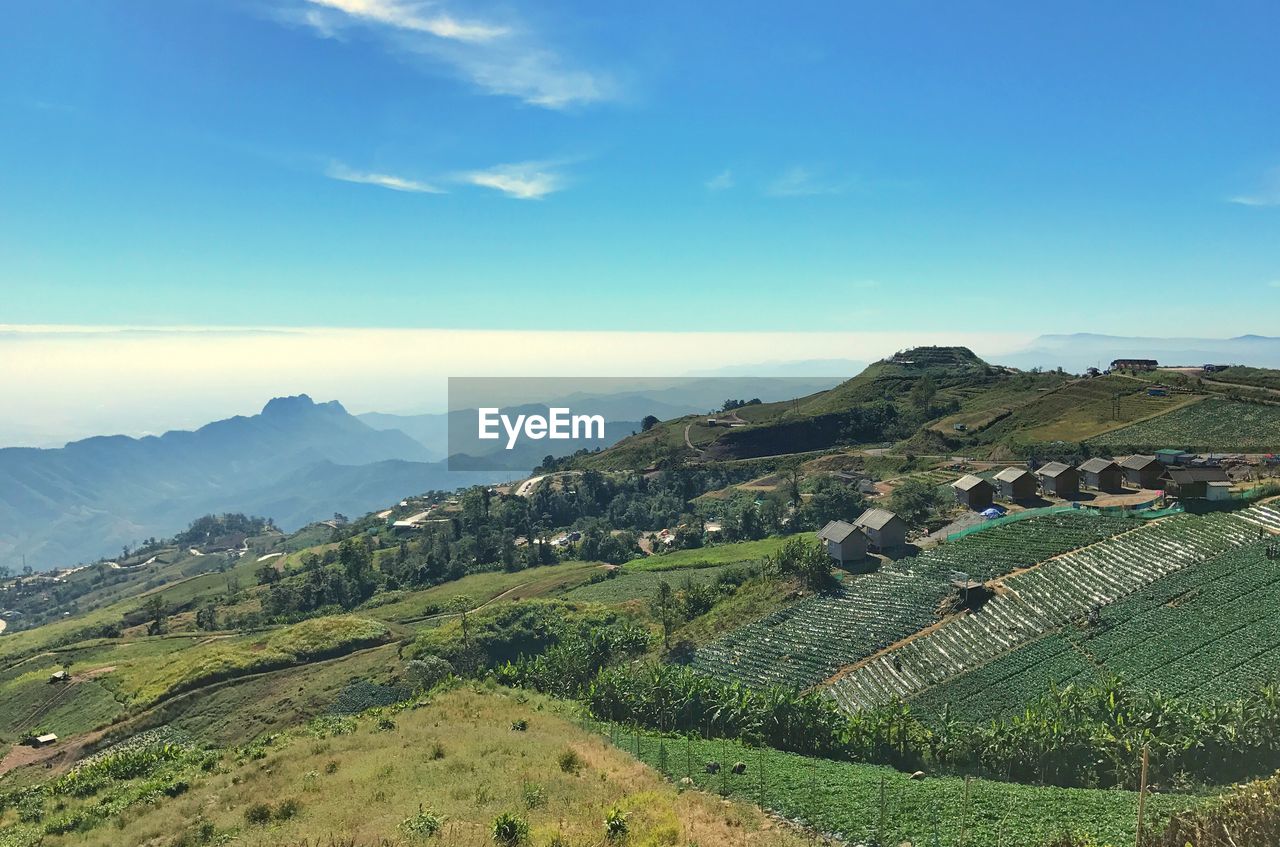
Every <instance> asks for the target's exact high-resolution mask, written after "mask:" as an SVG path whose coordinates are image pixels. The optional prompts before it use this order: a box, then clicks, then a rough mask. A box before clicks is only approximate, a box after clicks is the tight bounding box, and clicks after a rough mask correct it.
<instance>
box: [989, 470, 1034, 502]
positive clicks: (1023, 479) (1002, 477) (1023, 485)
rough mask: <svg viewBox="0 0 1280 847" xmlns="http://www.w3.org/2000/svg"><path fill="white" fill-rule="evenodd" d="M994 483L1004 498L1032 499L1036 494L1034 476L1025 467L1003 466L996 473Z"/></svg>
mask: <svg viewBox="0 0 1280 847" xmlns="http://www.w3.org/2000/svg"><path fill="white" fill-rule="evenodd" d="M996 483H997V484H999V486H1000V496H1001V497H1002V498H1003V499H1005V500H1032V499H1034V498H1035V496H1036V478H1035V477H1034V476H1033V475H1032V474H1031V471H1029V470H1027V469H1026V468H1005V469H1004V470H1002V471H1000V473H998V474H996Z"/></svg>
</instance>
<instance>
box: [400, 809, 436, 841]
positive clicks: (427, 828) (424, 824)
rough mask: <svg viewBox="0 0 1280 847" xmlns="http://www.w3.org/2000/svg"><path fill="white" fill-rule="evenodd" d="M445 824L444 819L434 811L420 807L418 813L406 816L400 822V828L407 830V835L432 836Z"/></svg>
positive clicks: (416, 836) (417, 836)
mask: <svg viewBox="0 0 1280 847" xmlns="http://www.w3.org/2000/svg"><path fill="white" fill-rule="evenodd" d="M443 825H444V819H443V818H441V817H440V816H439V815H437V814H436V813H434V812H431V811H428V810H426V809H423V808H422V807H421V806H419V807H418V813H417V814H416V815H412V816H410V817H407V818H405V819H404V820H403V821H401V822H400V828H401V829H403V830H404V831H405V834H406V835H411V836H414V837H415V838H430V837H431V836H433V835H435V834H436V833H437V832H439V831H440V827H441V826H443Z"/></svg>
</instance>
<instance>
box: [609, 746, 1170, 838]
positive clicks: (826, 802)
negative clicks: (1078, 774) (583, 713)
mask: <svg viewBox="0 0 1280 847" xmlns="http://www.w3.org/2000/svg"><path fill="white" fill-rule="evenodd" d="M604 731H605V732H606V733H608V732H609V731H610V730H609V729H607V728H606V729H605V730H604ZM613 735H614V740H615V742H616V743H617V744H618V746H619V747H621V748H623V749H625V750H627V751H628V752H630V753H632V754H633V755H636V756H637V757H638V758H640V759H642V760H644V761H645V762H647V763H649V764H650V765H652V766H654V767H656V768H658V769H659V770H661V771H663V772H665V773H666V774H667V775H668V776H670V777H671V778H672V779H673V780H680V779H682V778H684V777H686V776H688V777H689V778H690V779H692V780H693V781H694V782H695V783H696V784H697V785H698V787H699V788H702V789H703V790H706V791H710V792H718V793H723V794H728V795H731V796H734V797H736V798H739V799H742V800H747V801H750V802H754V803H758V804H759V805H761V806H763V807H765V808H767V809H771V810H773V811H775V812H777V813H778V814H781V815H783V816H784V817H786V818H789V819H791V820H796V821H801V822H803V823H805V824H807V825H809V826H811V827H813V828H815V829H817V830H819V831H821V832H826V833H832V834H834V835H836V836H837V837H838V838H840V839H841V840H844V841H846V842H849V843H862V844H870V843H878V844H901V843H911V844H960V843H963V844H966V845H968V846H969V847H996V845H1012V844H1042V843H1046V842H1048V841H1049V840H1050V839H1053V838H1056V837H1058V836H1060V835H1061V834H1062V833H1063V832H1064V831H1067V830H1072V831H1077V832H1085V833H1088V834H1090V835H1092V836H1093V837H1094V838H1096V839H1097V843H1099V844H1126V843H1128V844H1131V843H1133V840H1134V832H1135V829H1136V820H1137V794H1136V793H1135V792H1129V791H1114V790H1090V789H1081V788H1053V787H1041V786H1029V785H1019V784H1017V783H1007V782H996V781H992V780H984V779H975V780H972V781H971V782H970V784H969V787H968V802H967V803H966V802H965V784H964V780H963V779H961V778H958V777H938V776H930V777H929V778H928V779H926V780H920V781H915V780H912V779H910V778H909V777H908V776H907V775H906V774H904V773H901V772H899V771H896V770H894V769H892V768H888V767H881V766H876V765H866V764H855V763H851V762H835V761H830V760H827V759H816V758H808V757H804V756H800V755H797V754H794V753H783V752H780V751H777V750H772V749H769V748H753V747H745V746H743V745H741V744H738V743H737V742H733V741H726V740H711V741H708V740H703V739H685V738H661V737H657V736H653V735H646V734H643V733H640V734H634V733H632V732H630V731H623V730H618V729H615V730H613ZM708 762H718V763H720V765H721V768H720V770H719V773H717V774H708V773H707V772H706V764H707V763H708ZM734 762H741V763H742V764H743V765H744V766H745V768H744V772H743V773H741V774H734V773H732V772H731V769H730V765H731V764H732V763H734ZM882 786H883V791H884V794H883V797H884V803H883V806H882V805H881V789H882ZM1195 804H1196V800H1195V798H1192V797H1187V796H1180V795H1177V794H1154V795H1150V796H1148V798H1147V806H1146V813H1147V818H1146V820H1147V821H1148V822H1149V823H1150V824H1151V825H1152V826H1159V825H1160V824H1161V822H1162V821H1163V820H1164V819H1165V818H1167V817H1168V815H1169V814H1171V813H1172V812H1174V811H1178V810H1181V809H1183V808H1188V807H1191V806H1193V805H1195Z"/></svg>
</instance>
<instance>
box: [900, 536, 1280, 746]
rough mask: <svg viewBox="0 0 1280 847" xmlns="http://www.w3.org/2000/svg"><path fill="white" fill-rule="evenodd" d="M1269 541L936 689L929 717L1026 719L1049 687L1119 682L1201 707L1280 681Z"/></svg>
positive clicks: (1275, 579) (923, 707)
mask: <svg viewBox="0 0 1280 847" xmlns="http://www.w3.org/2000/svg"><path fill="white" fill-rule="evenodd" d="M1268 543H1270V539H1269V538H1268V539H1266V540H1263V541H1254V542H1251V543H1248V544H1246V545H1244V546H1241V547H1235V548H1232V549H1230V550H1228V551H1226V552H1223V553H1221V554H1220V555H1218V556H1216V557H1213V558H1211V559H1209V560H1208V561H1205V562H1202V563H1199V564H1196V565H1194V566H1192V567H1188V568H1185V569H1183V570H1181V571H1179V572H1177V573H1174V574H1172V575H1170V576H1168V577H1165V578H1163V579H1160V580H1158V581H1156V582H1154V583H1153V584H1151V585H1150V586H1148V587H1146V588H1144V589H1142V590H1140V591H1138V592H1136V593H1134V594H1133V595H1131V596H1130V597H1128V598H1125V599H1124V600H1121V601H1120V602H1117V603H1114V604H1112V605H1110V606H1107V607H1105V608H1104V609H1102V610H1101V613H1100V615H1099V616H1098V618H1097V619H1096V620H1095V621H1094V622H1092V623H1091V624H1089V625H1081V626H1075V627H1067V628H1065V629H1061V630H1058V631H1055V632H1054V633H1052V634H1050V635H1048V636H1046V637H1044V638H1041V639H1038V640H1036V641H1033V642H1031V643H1029V644H1027V645H1026V646H1024V647H1022V648H1020V649H1018V650H1015V651H1012V652H1009V653H1005V654H1003V655H1001V656H1000V657H998V658H997V659H995V660H994V661H992V662H989V663H987V664H985V665H981V666H979V667H977V668H975V669H973V670H971V671H969V672H967V673H964V674H962V675H960V676H957V677H954V678H952V679H950V680H947V681H946V682H944V683H943V684H941V685H938V686H935V687H933V688H930V689H928V690H926V691H924V693H922V694H921V695H920V696H918V697H916V698H915V699H914V700H913V701H912V705H913V707H914V708H915V709H917V710H918V711H920V712H922V713H924V714H933V715H938V714H941V713H942V711H943V709H944V708H946V707H947V706H949V707H950V713H951V715H952V716H953V717H959V718H964V719H967V720H975V721H983V720H987V719H990V718H996V717H1000V716H1005V715H1009V714H1011V713H1014V712H1017V711H1020V710H1021V709H1022V708H1023V706H1024V705H1025V704H1026V703H1028V702H1030V701H1031V700H1034V699H1035V698H1036V697H1038V696H1040V695H1042V694H1043V693H1044V692H1045V691H1046V690H1047V689H1048V687H1049V686H1050V685H1057V686H1061V685H1064V684H1067V683H1070V682H1083V681H1088V680H1091V679H1097V678H1099V677H1101V676H1102V675H1104V674H1107V673H1114V674H1118V675H1119V676H1120V677H1121V678H1122V679H1123V680H1124V681H1125V683H1126V684H1127V685H1131V686H1134V687H1137V688H1140V689H1143V690H1149V691H1158V692H1160V693H1162V694H1164V695H1167V696H1171V697H1179V698H1187V699H1190V700H1191V701H1193V702H1195V703H1199V704H1205V703H1209V702H1211V701H1214V700H1222V699H1224V698H1230V697H1234V696H1238V695H1240V694H1243V693H1245V692H1247V691H1250V690H1253V689H1256V688H1257V686H1258V685H1260V684H1262V683H1264V682H1268V681H1272V680H1274V679H1275V676H1276V673H1277V668H1278V667H1280V665H1277V657H1280V561H1276V560H1272V559H1268V558H1267V557H1266V547H1267V544H1268Z"/></svg>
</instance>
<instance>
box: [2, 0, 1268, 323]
mask: <svg viewBox="0 0 1280 847" xmlns="http://www.w3.org/2000/svg"><path fill="white" fill-rule="evenodd" d="M1118 5H1123V6H1124V7H1125V8H1123V9H1119V8H1117V6H1118ZM1277 32H1280V6H1277V4H1275V3H1274V2H1269V0H1268V1H1267V2H1238V3H1233V4H1230V6H1228V7H1226V8H1224V7H1222V6H1221V5H1220V4H1210V3H1202V4H1197V3H1179V4H1172V5H1170V4H1157V3H1132V4H1115V3H1088V2H1084V3H1075V4H1069V5H1067V4H1055V5H1054V6H1053V7H1051V8H1050V7H1048V4H1027V3H981V2H979V3H967V4H956V3H943V2H936V3H921V2H895V3H875V4H872V3H865V2H840V3H822V4H820V3H790V4H768V5H765V4H744V3H742V2H740V0H739V2H724V3H719V2H698V3H675V2H658V3H649V4H643V5H634V6H631V7H630V8H629V10H624V6H623V5H621V4H613V3H566V2H560V0H544V2H538V3H536V4H534V3H527V2H503V3H495V4H484V3H452V2H439V3H435V2H430V3H411V2H395V1H394V0H279V2H275V1H274V0H260V2H248V0H243V1H242V0H224V2H189V0H166V2H163V3H157V2H154V0H113V2H109V3H106V2H101V0H58V2H56V3H29V4H7V5H6V6H5V7H4V9H3V10H0V287H2V288H3V289H4V291H5V295H6V296H5V298H4V301H3V302H4V306H3V310H2V311H0V323H5V324H83V325H103V324H107V325H131V326H161V325H163V326H174V325H180V326H201V325H217V326H263V325H266V326H345V327H438V328H490V329H584V328H592V329H606V330H636V329H644V330H659V329H663V330H680V331H686V330H689V331H691V330H751V331H788V332H794V331H808V330H812V331H824V332H831V331H858V330H868V329H883V330H895V331H899V330H902V331H910V330H921V331H935V330H937V331H942V330H948V329H953V328H957V327H963V328H966V329H971V330H974V331H1016V332H1029V333H1031V334H1036V333H1040V332H1070V331H1086V330H1087V331H1095V332H1112V333H1126V334H1143V335H1234V334H1240V333H1244V332H1259V333H1265V332H1268V331H1270V332H1271V333H1272V334H1274V332H1275V326H1276V323H1275V319H1274V314H1275V312H1276V309H1277V307H1280V95H1278V94H1277V92H1278V91H1280V60H1277V58H1276V56H1277V53H1276V40H1275V35H1276V33H1277ZM1207 305H1211V308H1206V306H1207Z"/></svg>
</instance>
